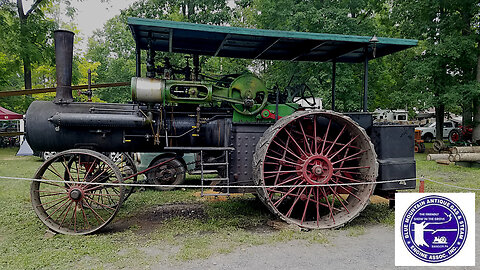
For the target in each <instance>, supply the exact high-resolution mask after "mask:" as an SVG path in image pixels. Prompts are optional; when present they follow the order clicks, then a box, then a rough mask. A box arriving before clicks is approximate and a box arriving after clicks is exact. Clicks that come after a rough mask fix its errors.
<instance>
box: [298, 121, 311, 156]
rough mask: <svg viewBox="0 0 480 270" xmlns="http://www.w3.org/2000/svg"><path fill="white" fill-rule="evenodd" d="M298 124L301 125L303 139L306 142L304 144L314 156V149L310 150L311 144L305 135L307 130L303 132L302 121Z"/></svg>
mask: <svg viewBox="0 0 480 270" xmlns="http://www.w3.org/2000/svg"><path fill="white" fill-rule="evenodd" d="M298 124H299V125H300V130H301V131H302V134H303V139H304V140H305V141H304V143H303V144H304V145H305V146H306V148H308V152H309V153H310V155H313V152H312V149H310V144H309V143H308V140H307V135H306V134H305V130H303V125H302V121H298Z"/></svg>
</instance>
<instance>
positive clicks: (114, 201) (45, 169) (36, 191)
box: [30, 149, 125, 235]
mask: <svg viewBox="0 0 480 270" xmlns="http://www.w3.org/2000/svg"><path fill="white" fill-rule="evenodd" d="M34 178H36V179H44V180H58V181H61V182H38V181H37V182H32V185H31V188H30V197H31V200H32V205H33V209H34V210H35V213H36V214H37V216H38V217H39V218H40V220H42V222H43V223H44V224H45V225H47V227H48V228H50V229H51V230H53V231H55V232H59V233H63V234H73V235H80V234H88V233H93V232H95V231H97V230H99V229H101V228H103V227H104V226H106V225H107V224H108V223H109V222H110V221H111V220H112V219H113V218H114V216H115V215H116V214H117V212H118V210H119V208H120V206H121V205H122V202H123V199H124V194H125V188H124V187H123V186H111V185H102V184H73V183H62V182H63V181H75V182H91V183H121V182H122V179H123V177H122V173H121V172H120V170H119V169H118V167H117V166H116V165H115V164H114V163H113V162H112V161H111V160H110V159H109V158H107V157H106V156H104V155H102V154H100V153H98V152H95V151H91V150H83V149H76V150H67V151H64V152H60V153H57V154H55V155H54V156H53V157H51V158H50V159H48V160H47V161H46V162H45V163H43V164H42V166H41V167H40V168H39V169H38V170H37V172H36V173H35V176H34Z"/></svg>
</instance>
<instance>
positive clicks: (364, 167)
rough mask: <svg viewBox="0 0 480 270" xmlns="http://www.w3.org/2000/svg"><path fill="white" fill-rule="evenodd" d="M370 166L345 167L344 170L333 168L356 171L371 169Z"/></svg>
mask: <svg viewBox="0 0 480 270" xmlns="http://www.w3.org/2000/svg"><path fill="white" fill-rule="evenodd" d="M369 168H370V166H358V167H343V168H333V169H334V170H340V171H343V170H355V169H369Z"/></svg>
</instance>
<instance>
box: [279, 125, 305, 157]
mask: <svg viewBox="0 0 480 270" xmlns="http://www.w3.org/2000/svg"><path fill="white" fill-rule="evenodd" d="M283 131H285V133H287V135H288V137H290V139H292V141H293V143H294V144H295V145H296V146H297V148H298V150H300V153H302V154H303V155H304V156H307V153H305V151H303V149H302V147H300V145H298V143H297V141H296V140H295V138H293V137H292V135H291V134H290V132H288V130H287V129H285V128H284V129H283Z"/></svg>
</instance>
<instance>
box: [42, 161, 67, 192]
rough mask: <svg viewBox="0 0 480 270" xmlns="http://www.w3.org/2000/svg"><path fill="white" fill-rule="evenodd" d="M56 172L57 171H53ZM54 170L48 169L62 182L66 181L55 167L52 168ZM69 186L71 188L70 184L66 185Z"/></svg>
mask: <svg viewBox="0 0 480 270" xmlns="http://www.w3.org/2000/svg"><path fill="white" fill-rule="evenodd" d="M52 169H53V170H55V171H52ZM52 169H50V167H48V168H47V170H49V171H50V172H51V173H53V174H55V175H56V176H58V177H59V178H60V179H62V181H65V179H64V178H63V177H62V176H61V175H60V174H59V173H58V171H57V169H55V167H53V166H52ZM66 184H67V186H69V187H70V185H69V184H68V183H66Z"/></svg>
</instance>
